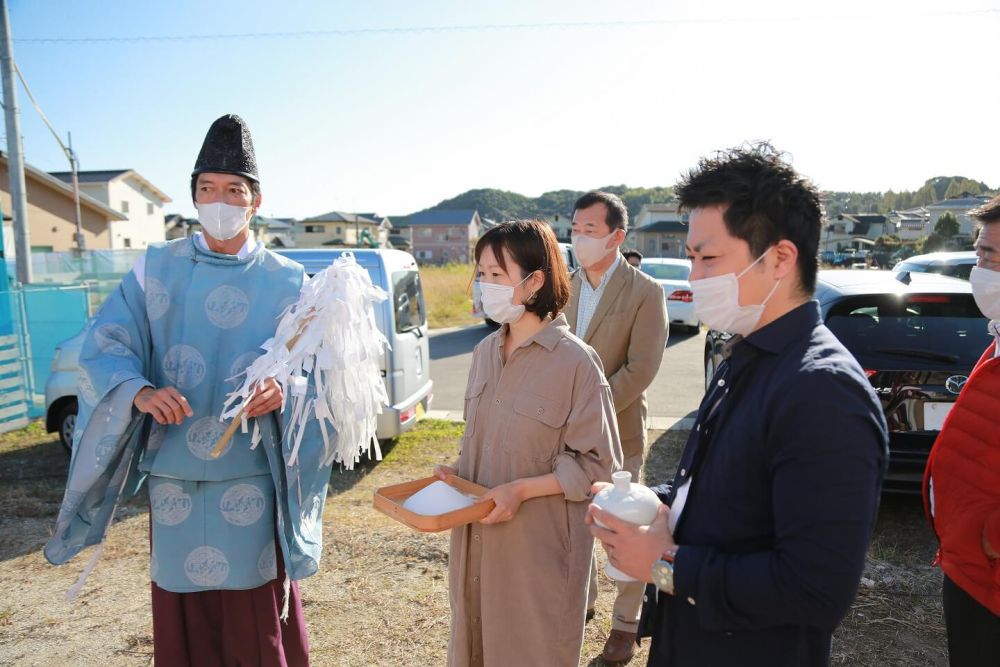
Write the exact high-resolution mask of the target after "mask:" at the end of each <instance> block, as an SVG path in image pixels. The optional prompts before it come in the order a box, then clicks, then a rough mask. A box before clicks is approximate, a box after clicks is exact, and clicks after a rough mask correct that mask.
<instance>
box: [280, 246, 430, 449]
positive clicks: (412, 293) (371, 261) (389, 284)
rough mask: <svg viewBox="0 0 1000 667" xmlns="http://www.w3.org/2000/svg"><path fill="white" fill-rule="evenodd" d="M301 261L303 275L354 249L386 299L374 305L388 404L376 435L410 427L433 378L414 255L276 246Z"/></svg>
mask: <svg viewBox="0 0 1000 667" xmlns="http://www.w3.org/2000/svg"><path fill="white" fill-rule="evenodd" d="M275 252H277V253H278V254H279V255H283V256H285V257H287V258H288V259H291V260H293V261H296V262H298V263H299V264H301V265H302V266H303V267H304V268H305V270H306V274H307V275H310V276H311V275H313V274H314V273H318V272H319V271H322V270H323V269H325V268H326V267H328V266H330V264H331V263H332V262H333V260H335V259H336V258H338V257H340V255H341V254H343V253H345V252H352V253H354V257H355V258H356V259H357V261H358V264H360V265H361V266H363V267H364V268H365V269H366V270H367V271H368V275H370V276H371V279H372V282H373V283H374V284H376V285H378V286H379V287H381V288H382V289H384V290H385V291H386V292H388V293H389V298H388V299H386V300H385V301H383V302H382V303H381V304H376V305H375V323H376V324H377V325H378V328H379V330H380V331H381V332H382V333H383V334H385V337H386V338H388V339H389V345H391V346H392V349H390V350H387V351H386V353H385V356H384V361H383V364H382V377H383V378H384V379H385V390H386V393H387V394H388V395H389V406H388V407H387V408H384V411H383V412H382V414H381V415H380V416H379V420H378V429H377V432H376V434H377V436H378V439H379V440H390V439H392V438H395V437H396V436H398V435H400V434H402V433H404V432H406V431H408V430H410V429H411V428H413V425H414V424H416V423H417V419H418V418H420V417H421V416H423V415H424V413H425V412H426V411H427V410H429V409H430V407H431V399H432V398H433V393H432V390H433V389H434V381H433V380H431V377H430V369H431V366H430V349H429V346H428V342H427V307H426V306H425V305H424V289H423V285H422V284H421V282H420V272H419V269H418V267H417V261H416V260H415V259H413V255H411V254H409V253H407V252H403V251H402V250H386V249H360V248H357V249H354V248H351V249H348V248H330V249H326V248H324V249H317V250H305V249H303V250H298V249H287V250H276V251H275Z"/></svg>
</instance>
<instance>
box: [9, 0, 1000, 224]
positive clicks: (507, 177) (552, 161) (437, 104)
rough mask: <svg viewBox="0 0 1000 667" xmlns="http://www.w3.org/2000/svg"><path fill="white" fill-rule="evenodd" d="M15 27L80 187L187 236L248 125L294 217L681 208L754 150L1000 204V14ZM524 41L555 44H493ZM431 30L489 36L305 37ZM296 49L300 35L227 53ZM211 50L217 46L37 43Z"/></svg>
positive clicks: (333, 15) (81, 5)
mask: <svg viewBox="0 0 1000 667" xmlns="http://www.w3.org/2000/svg"><path fill="white" fill-rule="evenodd" d="M803 5H808V6H803ZM9 7H10V18H11V27H12V31H13V35H14V40H15V41H14V57H15V59H16V61H17V63H18V65H19V67H20V69H21V71H22V72H23V74H24V76H25V78H26V80H27V82H28V85H29V86H30V87H31V89H32V92H33V93H34V95H35V97H36V99H37V100H38V102H39V103H40V104H41V106H42V108H43V110H44V111H45V113H46V115H47V116H48V117H49V119H50V120H51V121H52V123H53V125H54V126H55V127H56V128H57V130H59V132H60V133H61V134H62V135H63V136H64V137H65V133H66V132H67V131H71V132H72V133H73V141H74V145H75V147H76V149H77V151H78V154H79V156H80V162H81V168H82V169H116V168H133V169H136V170H138V171H139V172H140V173H142V174H143V175H144V176H146V177H147V178H148V179H150V180H151V181H152V182H153V183H154V184H156V185H157V186H158V187H160V188H161V189H163V190H164V191H166V192H167V194H169V195H170V196H171V197H173V199H174V202H173V204H171V205H168V210H170V211H177V212H181V213H186V214H191V213H193V207H192V206H191V204H190V200H189V197H188V196H187V184H188V178H189V174H190V171H191V167H192V165H193V163H194V159H195V157H196V155H197V153H198V149H199V148H200V146H201V142H202V140H203V138H204V134H205V131H206V130H207V129H208V126H209V125H210V124H211V122H212V120H214V119H215V118H216V117H218V116H220V115H222V114H224V113H230V112H232V113H238V114H240V115H241V116H243V117H244V118H245V119H246V120H247V122H248V123H249V124H250V127H251V130H252V132H253V135H254V141H255V144H256V148H257V156H258V163H259V166H260V173H261V179H262V185H263V190H264V205H263V212H264V213H265V214H269V215H277V216H295V217H305V216H309V215H315V214H319V213H322V212H325V211H328V210H335V209H337V210H355V211H378V212H381V213H384V214H390V215H391V214H400V213H409V212H412V211H416V210H419V209H423V208H426V207H428V206H431V205H433V204H435V203H437V202H438V201H440V200H442V199H445V198H448V197H451V196H454V195H455V194H458V193H460V192H462V191H464V190H467V189H469V188H476V187H496V188H503V189H507V190H513V191H516V192H520V193H522V194H526V195H530V196H535V195H538V194H541V193H542V192H543V191H546V190H554V189H560V188H571V189H585V188H592V187H598V186H601V185H607V184H618V183H625V184H629V185H633V186H654V185H670V184H672V183H674V182H675V181H676V180H677V176H678V174H680V173H681V172H682V171H683V170H685V169H687V168H689V167H690V166H691V165H692V164H694V162H695V161H696V160H697V158H698V157H699V156H700V155H703V154H706V153H709V152H711V151H712V150H715V149H718V148H723V147H726V146H730V145H735V144H738V143H741V142H743V141H746V140H757V139H768V140H771V141H772V142H773V143H774V144H775V145H776V146H777V147H779V148H781V149H783V150H786V151H788V152H789V153H790V155H791V156H792V159H793V163H794V164H795V166H796V167H797V168H798V169H799V170H800V171H802V172H803V173H805V174H806V175H808V176H810V177H811V178H813V179H814V180H815V181H816V182H817V183H818V184H819V185H820V187H823V188H825V189H833V190H885V189H888V188H893V189H897V190H898V189H916V188H917V187H919V186H920V185H921V184H922V183H923V181H924V180H925V179H927V178H930V177H932V176H938V175H959V174H960V175H964V176H968V177H972V178H977V179H979V180H983V181H986V182H987V183H989V184H990V185H991V186H993V187H998V186H1000V159H998V158H997V157H996V146H995V134H996V113H997V109H1000V87H998V86H997V85H996V82H997V81H998V79H1000V77H998V75H1000V58H997V57H996V50H995V46H993V45H994V44H995V36H996V34H997V29H998V28H1000V7H998V6H997V3H996V0H955V2H953V3H949V4H947V5H944V4H942V3H936V2H929V1H926V0H908V1H896V0H869V1H867V2H862V1H860V0H843V1H842V2H837V3H831V2H815V3H802V2H793V1H786V0H768V1H758V2H753V3H748V2H739V1H730V0H700V1H697V2H696V1H693V0H678V1H676V2H662V1H657V2H650V1H644V0H642V1H641V0H621V1H620V2H617V3H607V2H598V1H595V0H576V1H564V0H547V1H546V2H537V1H528V0H511V1H502V2H501V1H495V2H489V3H487V2H457V1H456V2H445V1H436V0H428V1H422V2H412V1H405V0H368V1H365V2H295V1H293V0H287V1H286V2H282V3H273V2H241V3H237V2H212V3H199V2H184V1H182V2H169V3H140V2H125V1H124V0H107V1H105V2H80V1H77V2H69V1H59V0H52V1H48V2H31V1H28V0H10V1H9ZM511 24H521V25H524V24H530V25H532V26H535V27H524V28H520V29H506V28H495V27H494V28H490V27H487V26H506V25H511ZM539 24H558V27H538V26H539ZM581 24H587V25H581ZM433 26H465V27H467V28H469V29H462V30H448V31H440V30H437V31H434V30H427V31H401V32H358V33H353V34H343V33H341V34H325V35H303V34H301V33H303V32H307V31H332V30H345V31H350V30H360V29H369V28H379V29H392V28H401V29H409V28H419V27H433ZM476 26H479V27H476ZM277 32H286V33H297V34H295V35H287V36H280V37H279V36H256V37H235V38H226V37H221V36H222V35H234V34H239V35H249V34H255V33H257V34H259V33H267V34H273V33H277ZM192 35H215V36H216V37H212V38H208V39H185V40H148V39H147V40H140V41H100V42H93V41H90V42H40V41H31V40H33V39H34V40H37V39H40V38H118V39H128V38H135V37H162V36H172V37H177V36H192ZM18 103H19V106H20V107H21V121H22V134H23V137H24V149H25V155H26V158H27V160H28V162H29V163H31V164H33V165H35V166H37V167H40V168H43V169H46V170H50V171H57V170H65V169H67V168H68V167H67V163H66V161H65V158H64V157H63V156H62V153H61V151H60V150H59V148H58V146H57V145H56V143H55V141H54V140H53V139H52V137H51V135H49V133H48V131H47V130H46V129H45V127H44V126H43V125H42V123H41V121H40V120H39V119H38V116H37V114H36V113H35V111H34V109H33V108H32V107H31V106H30V103H29V101H28V99H27V96H26V95H25V94H24V91H23V89H20V90H19V94H18Z"/></svg>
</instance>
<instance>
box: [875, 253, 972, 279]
mask: <svg viewBox="0 0 1000 667" xmlns="http://www.w3.org/2000/svg"><path fill="white" fill-rule="evenodd" d="M975 265H976V253H975V251H973V250H968V251H962V252H932V253H930V254H927V255H914V256H913V257H908V258H906V259H904V260H903V261H901V262H899V263H898V264H896V266H894V267H892V270H893V272H894V273H895V274H896V275H897V276H898V275H899V274H901V273H904V272H907V273H940V274H941V275H943V276H954V277H955V278H961V279H962V280H968V279H969V274H970V273H972V267H974V266H975Z"/></svg>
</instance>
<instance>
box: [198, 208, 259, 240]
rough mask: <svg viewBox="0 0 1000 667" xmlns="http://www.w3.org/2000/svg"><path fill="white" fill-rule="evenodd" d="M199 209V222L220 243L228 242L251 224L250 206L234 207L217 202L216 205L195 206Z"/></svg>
mask: <svg viewBox="0 0 1000 667" xmlns="http://www.w3.org/2000/svg"><path fill="white" fill-rule="evenodd" d="M195 206H196V207H197V208H198V222H200V223H201V227H202V229H204V230H205V231H206V232H207V233H208V235H209V236H211V237H212V238H213V239H218V240H219V241H228V240H229V239H231V238H233V237H235V236H236V235H237V234H239V233H240V230H242V229H243V228H244V227H246V226H247V225H248V224H250V220H248V219H247V212H248V211H250V210H251V207H250V206H232V205H230V204H223V203H222V202H216V203H214V204H195Z"/></svg>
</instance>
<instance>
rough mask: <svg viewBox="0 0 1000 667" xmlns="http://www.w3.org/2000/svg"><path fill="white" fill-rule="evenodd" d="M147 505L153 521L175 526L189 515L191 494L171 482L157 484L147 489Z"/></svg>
mask: <svg viewBox="0 0 1000 667" xmlns="http://www.w3.org/2000/svg"><path fill="white" fill-rule="evenodd" d="M149 506H150V508H151V510H152V512H153V521H155V522H156V523H159V524H162V525H164V526H176V525H177V524H179V523H183V522H184V520H185V519H187V518H188V517H189V516H190V515H191V508H192V504H191V496H190V494H187V493H184V489H182V488H181V487H180V486H179V485H177V484H173V483H171V482H163V483H161V484H157V485H156V486H155V487H154V488H152V489H150V491H149Z"/></svg>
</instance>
